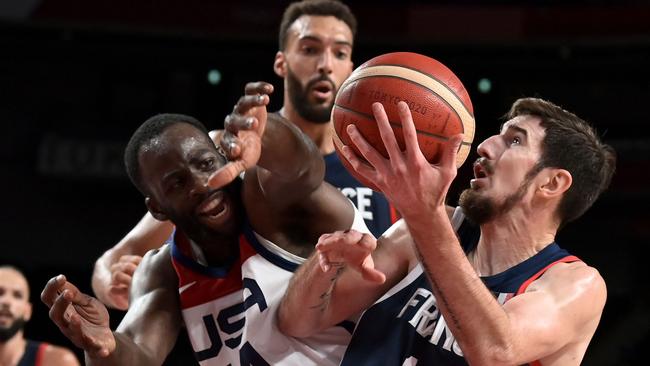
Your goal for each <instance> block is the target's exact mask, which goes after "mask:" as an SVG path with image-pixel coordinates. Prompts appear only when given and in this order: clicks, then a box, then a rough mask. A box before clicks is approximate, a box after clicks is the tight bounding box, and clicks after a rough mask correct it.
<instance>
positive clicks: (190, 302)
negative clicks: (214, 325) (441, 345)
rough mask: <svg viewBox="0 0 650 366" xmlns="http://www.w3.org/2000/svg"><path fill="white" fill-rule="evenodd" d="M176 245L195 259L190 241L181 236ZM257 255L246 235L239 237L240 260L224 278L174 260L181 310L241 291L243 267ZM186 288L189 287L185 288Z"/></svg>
mask: <svg viewBox="0 0 650 366" xmlns="http://www.w3.org/2000/svg"><path fill="white" fill-rule="evenodd" d="M176 239H177V240H176V245H178V247H179V249H180V250H181V251H182V252H183V254H185V255H187V256H189V257H190V258H194V255H192V251H191V248H190V243H189V241H187V240H185V238H184V237H182V236H180V237H178V236H177V238H176ZM255 254H257V252H255V250H254V249H253V247H252V246H251V245H250V243H248V240H247V239H246V237H245V236H244V235H241V236H240V237H239V258H238V259H237V260H236V261H235V262H234V263H233V264H232V265H231V268H230V271H229V272H228V274H227V275H226V276H225V277H223V278H217V277H210V276H206V275H204V274H201V273H197V272H195V271H193V270H192V269H191V268H188V267H186V266H184V265H183V264H182V263H180V262H177V261H176V260H173V257H172V265H173V266H174V269H175V270H176V274H177V276H178V288H179V292H180V291H181V289H182V292H180V293H179V297H180V301H181V309H188V308H191V307H194V306H197V305H201V304H204V303H206V302H210V301H212V300H215V299H218V298H220V297H223V296H226V295H228V294H231V293H233V292H236V291H239V290H241V288H242V286H243V282H242V274H241V267H242V264H243V263H244V262H245V261H246V260H247V259H248V258H250V257H252V256H254V255H255ZM184 286H187V287H185V288H184Z"/></svg>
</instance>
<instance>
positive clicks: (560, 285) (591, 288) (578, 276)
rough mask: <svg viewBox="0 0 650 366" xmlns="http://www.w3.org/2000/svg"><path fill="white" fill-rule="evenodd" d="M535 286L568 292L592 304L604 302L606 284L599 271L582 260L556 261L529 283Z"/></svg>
mask: <svg viewBox="0 0 650 366" xmlns="http://www.w3.org/2000/svg"><path fill="white" fill-rule="evenodd" d="M531 287H532V288H531V290H535V289H536V288H537V289H539V288H551V289H555V290H556V292H558V293H562V294H570V295H571V297H573V298H575V299H580V298H582V299H587V300H586V301H588V302H590V303H592V304H593V305H598V304H600V303H604V301H605V299H606V296H607V286H606V284H605V280H604V279H603V277H602V276H601V275H600V272H599V271H598V270H597V269H596V268H594V267H592V266H589V265H587V264H586V263H585V262H582V261H575V262H570V263H557V264H556V265H554V266H552V267H551V268H549V270H548V271H547V272H546V273H545V274H544V275H543V276H542V277H541V278H540V279H539V280H537V281H535V282H533V284H531Z"/></svg>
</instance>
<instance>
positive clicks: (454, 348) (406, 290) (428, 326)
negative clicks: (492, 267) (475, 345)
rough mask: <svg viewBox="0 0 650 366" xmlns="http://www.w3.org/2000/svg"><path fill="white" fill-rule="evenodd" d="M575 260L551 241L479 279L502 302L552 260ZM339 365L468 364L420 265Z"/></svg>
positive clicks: (469, 239)
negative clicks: (523, 257)
mask: <svg viewBox="0 0 650 366" xmlns="http://www.w3.org/2000/svg"><path fill="white" fill-rule="evenodd" d="M457 214H459V210H457ZM460 215H462V214H460ZM455 216H456V215H455ZM461 220H462V219H461ZM452 221H453V220H452ZM460 222H463V223H462V225H460V228H458V227H456V229H457V232H458V234H459V237H460V239H461V243H462V245H463V248H464V249H465V251H466V252H469V251H471V250H472V249H474V248H475V247H476V245H477V243H478V237H479V235H478V233H479V229H478V228H477V227H471V225H469V223H467V222H465V221H464V220H463V221H460ZM576 260H578V259H577V258H575V257H573V256H570V255H569V253H568V252H567V251H566V250H564V249H561V248H560V247H559V246H558V245H557V244H555V243H552V244H550V245H548V246H547V247H546V248H544V249H543V250H542V251H540V252H539V253H537V254H536V255H534V256H533V257H531V258H529V259H527V260H525V261H524V262H521V263H519V264H517V265H516V266H514V267H511V268H509V269H508V270H506V271H504V272H501V273H499V274H496V275H493V276H487V277H481V279H482V280H483V282H484V283H485V285H486V286H487V288H488V289H489V290H490V291H492V293H493V294H494V296H495V297H496V299H497V301H498V302H499V303H500V304H504V303H505V302H506V301H508V300H509V299H510V298H512V297H513V296H515V295H517V294H519V293H522V292H523V291H524V290H525V288H526V287H527V286H528V284H530V282H532V281H533V280H534V279H537V278H539V276H541V275H542V274H543V273H544V271H545V270H546V269H548V268H549V267H550V266H551V265H552V264H554V263H556V262H557V261H576ZM452 301H453V299H452ZM341 365H344V366H348V365H350V366H352V365H354V366H360V365H373V366H376V365H396V366H402V365H467V362H466V361H465V359H464V358H463V353H462V350H461V349H460V347H459V345H458V343H457V342H456V340H455V338H454V336H453V334H452V333H451V331H450V330H449V327H447V324H446V322H445V319H444V318H443V317H442V316H441V313H440V311H439V309H438V307H437V304H436V299H435V297H434V296H433V292H432V290H431V285H430V283H429V281H428V279H427V277H426V274H425V273H424V272H423V270H422V266H421V265H417V266H416V267H415V268H414V269H413V270H411V271H410V272H409V274H408V275H407V276H406V277H405V278H404V279H402V281H400V282H399V283H398V284H397V285H395V286H394V287H393V288H392V289H390V290H389V291H388V292H387V293H386V294H385V295H384V296H383V297H382V298H380V299H379V300H378V301H377V302H376V303H375V304H373V305H372V306H371V307H370V308H368V310H366V311H365V312H364V314H363V315H362V316H361V319H360V320H359V322H358V325H357V327H356V329H355V331H354V334H353V336H352V340H351V342H350V345H349V346H348V349H347V350H346V353H345V355H344V357H343V361H342V362H341Z"/></svg>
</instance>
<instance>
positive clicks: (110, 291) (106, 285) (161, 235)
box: [91, 212, 174, 310]
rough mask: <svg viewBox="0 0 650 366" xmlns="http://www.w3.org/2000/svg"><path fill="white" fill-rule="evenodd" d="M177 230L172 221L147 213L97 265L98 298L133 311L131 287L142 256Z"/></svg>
mask: <svg viewBox="0 0 650 366" xmlns="http://www.w3.org/2000/svg"><path fill="white" fill-rule="evenodd" d="M173 230H174V225H173V224H172V223H171V222H169V221H158V220H156V219H155V218H154V217H153V216H151V214H150V213H148V212H147V213H146V214H145V215H144V217H143V218H142V219H141V220H140V221H139V222H138V224H137V225H136V226H135V227H133V229H131V231H130V232H129V233H128V234H127V235H126V236H125V237H124V238H122V240H120V242H119V243H117V244H116V245H115V246H114V247H112V248H110V249H109V250H107V251H106V252H104V254H102V256H101V257H99V258H98V259H97V261H96V262H95V269H94V270H93V275H92V280H91V283H92V288H93V292H94V293H95V296H97V298H98V299H99V300H100V301H101V302H103V303H104V304H106V305H107V306H109V307H112V308H116V309H120V310H126V309H127V308H128V307H129V287H130V285H131V279H132V277H133V273H134V272H135V269H136V267H137V266H138V264H139V263H140V260H141V259H142V256H143V255H144V254H145V253H146V252H148V251H149V250H151V249H156V248H159V247H160V246H161V245H162V244H163V243H164V242H165V240H167V238H169V236H170V235H171V233H172V231H173Z"/></svg>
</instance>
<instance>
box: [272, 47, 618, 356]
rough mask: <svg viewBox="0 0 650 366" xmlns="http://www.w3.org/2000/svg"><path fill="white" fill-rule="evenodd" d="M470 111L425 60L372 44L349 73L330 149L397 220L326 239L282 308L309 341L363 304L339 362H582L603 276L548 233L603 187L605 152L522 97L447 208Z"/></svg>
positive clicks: (564, 118) (291, 329)
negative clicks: (375, 52) (375, 233)
mask: <svg viewBox="0 0 650 366" xmlns="http://www.w3.org/2000/svg"><path fill="white" fill-rule="evenodd" d="M378 92H379V93H385V94H386V95H387V97H386V99H385V100H381V103H379V102H374V101H372V99H373V98H374V97H375V96H376V95H377V93H378ZM389 94H390V95H391V98H392V99H389V97H388V95H389ZM381 95H383V94H381ZM340 98H342V99H341V100H339V99H340ZM396 98H400V99H401V100H400V101H398V102H396V103H392V100H395V99H396ZM407 99H408V101H409V103H407V102H406V101H405V100H407ZM415 105H420V111H422V108H423V107H426V113H433V114H434V115H435V116H429V117H427V118H422V114H421V113H418V111H416V110H415V109H414V106H415ZM339 106H341V107H340V108H339ZM337 113H338V116H337ZM437 115H441V116H442V117H436V116H437ZM471 116H472V107H471V102H470V101H469V98H468V96H467V93H466V91H465V89H464V88H463V87H462V84H460V81H459V80H458V79H457V78H456V77H455V76H454V75H453V73H451V71H449V70H448V69H447V68H446V67H444V66H442V65H441V64H440V63H438V62H437V61H435V60H430V59H429V60H426V58H424V57H423V56H420V55H414V54H403V53H402V54H389V55H383V56H380V57H378V58H377V59H374V60H371V61H369V62H368V63H366V64H364V65H362V66H361V67H360V68H359V69H358V70H356V71H355V72H354V73H353V74H352V75H351V77H350V79H348V81H346V83H345V84H344V85H343V87H342V88H341V91H340V93H339V97H337V102H336V106H335V110H334V122H335V125H336V126H337V136H338V137H339V139H340V142H339V143H338V150H339V151H340V152H341V154H342V155H343V156H344V157H345V161H346V164H347V165H348V166H349V167H350V169H352V171H353V173H354V174H355V175H357V176H358V177H360V178H361V179H363V180H364V181H366V182H372V184H374V187H376V189H379V190H381V191H382V192H383V193H384V194H385V195H386V197H387V198H388V199H389V201H390V202H391V204H393V205H394V206H395V207H396V208H397V209H398V210H399V212H400V213H401V214H402V216H403V219H401V220H400V221H398V222H397V223H396V224H394V225H393V227H391V228H390V229H389V230H388V231H387V232H386V233H384V235H382V236H381V237H380V238H379V239H377V240H375V239H374V238H373V237H371V236H369V235H365V234H362V233H358V232H355V231H344V232H335V233H331V234H326V235H323V236H321V238H320V240H319V243H318V244H317V253H315V254H314V255H313V256H312V257H310V259H309V260H308V261H307V262H306V263H305V264H304V265H303V266H302V267H301V268H300V269H299V271H298V272H297V273H296V275H294V277H293V279H292V283H291V284H290V286H289V290H288V291H287V294H286V295H285V298H284V300H283V303H282V305H281V308H280V312H279V326H280V329H281V330H282V331H283V332H285V333H286V334H289V335H292V336H295V337H305V336H309V335H312V334H314V333H317V332H319V331H320V330H322V329H325V328H327V327H328V326H330V325H331V324H337V323H339V322H341V321H342V320H345V319H350V318H355V317H358V314H362V315H361V317H360V319H359V320H358V323H357V326H356V328H355V331H354V334H353V337H352V341H351V342H350V344H349V346H348V348H347V350H346V353H345V356H344V358H343V361H342V363H341V364H342V365H355V366H358V365H378V364H381V365H466V364H472V365H522V364H529V365H545V366H548V365H579V364H580V362H581V360H582V358H583V357H584V354H585V352H586V350H587V346H588V344H589V341H590V340H591V338H592V336H593V334H594V332H595V330H596V327H597V326H598V323H599V321H600V316H601V314H602V310H603V307H604V304H605V300H606V287H605V282H604V281H603V279H602V277H601V276H600V274H599V273H598V271H597V270H596V269H595V268H593V267H590V266H589V265H588V264H586V263H584V262H583V261H581V260H580V259H579V258H577V257H575V256H572V255H570V254H569V253H568V252H566V251H565V250H564V249H562V248H561V247H560V246H559V245H558V244H557V243H555V235H556V233H557V231H558V230H559V228H560V227H563V226H564V225H565V224H567V223H568V222H570V221H572V220H575V219H577V218H578V217H579V216H581V215H582V214H583V213H584V212H585V211H586V210H587V209H588V208H589V207H590V206H591V205H592V204H593V203H594V201H595V200H596V199H597V197H598V196H599V195H600V193H601V192H602V191H603V190H604V189H606V187H607V186H608V184H609V182H610V180H611V177H612V174H613V171H614V166H615V155H614V152H613V150H612V148H611V147H610V146H608V145H606V144H604V143H602V142H601V141H600V139H599V138H598V137H597V135H596V133H595V131H594V130H593V129H592V127H590V126H589V125H588V124H587V123H586V122H585V121H583V120H581V119H580V118H578V117H577V116H576V115H574V114H572V113H570V112H568V111H566V110H563V109H562V108H560V107H558V106H556V105H554V104H552V103H550V102H548V101H545V100H542V99H536V98H524V99H519V100H517V101H515V102H514V104H513V105H512V107H511V109H510V111H509V112H508V115H507V116H508V120H507V121H506V122H505V123H504V124H503V125H502V127H501V128H500V130H499V131H498V133H497V134H495V135H494V136H491V137H489V138H487V139H486V140H485V141H483V142H482V143H480V144H479V145H478V148H477V151H478V155H479V158H478V160H477V161H476V162H475V163H474V165H473V169H474V175H475V177H474V179H472V180H471V181H470V187H469V188H468V189H466V190H465V191H464V192H463V193H462V194H461V197H460V202H459V203H460V205H459V207H456V208H453V207H449V206H446V204H445V201H446V195H447V191H448V188H449V186H450V185H451V183H452V182H453V180H454V178H455V177H456V169H457V167H458V166H459V165H460V164H461V163H462V161H463V159H464V156H463V155H464V154H466V151H465V150H464V148H465V147H466V146H467V143H468V142H471V137H472V135H473V128H472V127H473V125H472V123H473V118H471ZM441 120H443V121H447V122H448V123H447V122H445V123H447V125H445V123H442V124H440V123H439V122H440V121H441ZM452 122H453V126H454V127H453V128H452V127H449V124H450V123H452ZM432 126H433V127H432ZM295 318H299V319H301V321H300V322H295V321H291V319H295Z"/></svg>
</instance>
